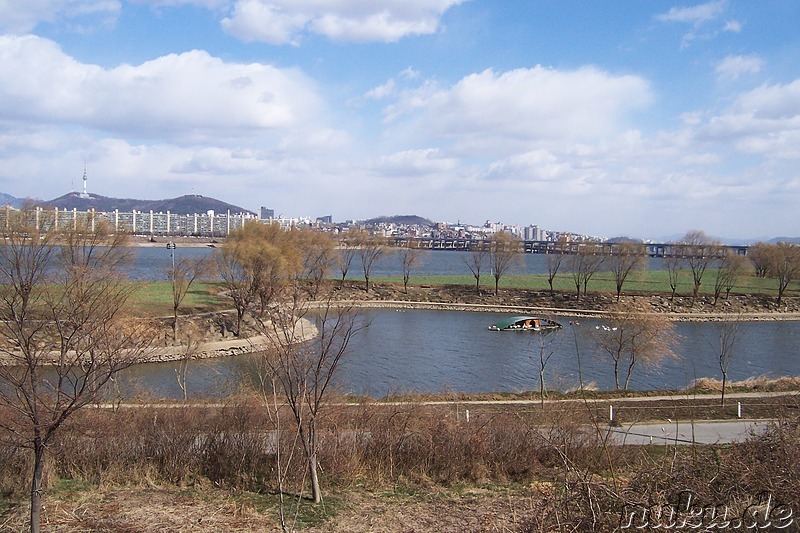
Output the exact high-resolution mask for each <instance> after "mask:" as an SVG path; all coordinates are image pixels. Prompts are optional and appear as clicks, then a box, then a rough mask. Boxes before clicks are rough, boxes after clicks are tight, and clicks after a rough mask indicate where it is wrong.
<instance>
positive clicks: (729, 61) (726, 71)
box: [714, 54, 764, 80]
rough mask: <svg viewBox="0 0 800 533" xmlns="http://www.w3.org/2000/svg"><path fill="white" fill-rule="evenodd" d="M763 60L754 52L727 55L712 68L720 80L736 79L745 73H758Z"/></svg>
mask: <svg viewBox="0 0 800 533" xmlns="http://www.w3.org/2000/svg"><path fill="white" fill-rule="evenodd" d="M763 65H764V60H763V59H761V58H760V57H759V56H758V55H756V54H750V55H746V56H727V57H725V59H723V60H722V61H720V63H719V64H718V65H717V67H716V68H715V69H714V70H715V71H716V73H717V77H718V78H719V79H720V80H738V79H739V77H741V76H743V75H745V74H758V73H759V72H761V67H762V66H763Z"/></svg>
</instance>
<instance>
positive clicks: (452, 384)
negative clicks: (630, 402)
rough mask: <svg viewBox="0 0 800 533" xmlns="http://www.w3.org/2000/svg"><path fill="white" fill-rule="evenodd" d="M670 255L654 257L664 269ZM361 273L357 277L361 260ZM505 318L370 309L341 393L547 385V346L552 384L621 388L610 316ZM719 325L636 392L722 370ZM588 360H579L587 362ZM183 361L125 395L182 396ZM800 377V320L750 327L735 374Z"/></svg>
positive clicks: (243, 365) (377, 272)
mask: <svg viewBox="0 0 800 533" xmlns="http://www.w3.org/2000/svg"><path fill="white" fill-rule="evenodd" d="M211 252H212V249H209V248H178V249H177V250H176V251H175V253H176V258H180V257H207V256H209V255H210V253H211ZM464 256H465V254H464V252H457V251H433V252H430V253H429V254H427V256H426V257H425V259H424V262H423V263H422V265H421V266H420V267H419V268H418V269H417V272H416V275H437V274H459V273H460V274H469V270H468V269H467V267H466V265H465V264H464V261H463V257H464ZM524 260H525V264H524V267H521V268H520V269H519V271H520V272H527V273H546V272H547V266H546V258H545V256H542V255H532V254H525V255H524ZM169 262H170V254H169V250H167V249H166V248H163V249H162V248H160V247H153V248H140V249H139V250H138V255H137V260H136V264H135V265H134V267H133V269H132V271H131V277H132V278H134V279H141V280H148V279H149V280H152V279H165V278H166V274H165V269H166V267H167V265H168V264H169ZM661 265H662V262H661V260H658V259H653V260H651V265H650V267H651V268H653V269H658V268H660V267H661ZM353 273H354V274H353V275H354V277H357V275H358V265H357V260H356V261H354V264H353ZM397 275H400V264H399V260H397V258H396V257H393V256H392V255H391V254H389V255H387V256H384V257H382V258H381V260H380V262H379V263H378V264H377V265H376V267H375V269H374V271H373V276H375V277H380V276H397ZM504 316H506V315H499V314H491V313H472V312H452V311H423V310H419V311H408V310H404V311H394V310H380V311H369V312H365V313H364V319H365V320H366V321H367V322H368V324H369V326H368V327H367V328H365V329H364V330H363V331H362V332H361V333H360V334H359V335H358V336H357V337H355V338H354V340H353V341H352V343H351V346H350V353H349V354H348V356H347V357H346V358H345V359H344V361H343V363H342V365H341V367H340V371H339V373H338V375H337V378H336V379H337V383H336V385H337V387H338V388H339V390H341V391H342V392H349V393H353V394H360V395H369V396H373V397H381V396H384V395H386V394H389V393H398V392H419V393H431V392H433V393H442V392H448V391H453V392H466V393H480V392H493V391H501V392H518V391H524V390H536V389H538V362H539V353H540V351H541V350H542V349H545V350H546V353H550V352H552V353H553V355H552V356H551V357H550V360H549V362H548V365H547V367H546V372H545V375H546V381H547V385H548V387H550V388H555V389H559V390H568V389H571V388H576V387H578V386H579V383H580V381H581V379H582V381H583V383H584V385H587V386H594V387H597V388H601V389H609V388H613V387H614V379H613V370H612V366H611V364H610V362H609V361H608V360H604V359H602V358H601V357H599V356H598V355H597V354H596V353H595V349H594V348H593V343H592V342H591V341H590V335H589V332H590V331H592V330H596V327H597V326H601V325H602V321H598V320H591V319H581V320H580V321H579V323H577V324H573V323H572V322H574V321H572V320H570V319H569V318H563V319H559V320H560V321H561V322H562V323H563V324H564V325H565V327H564V329H563V330H561V331H560V332H558V333H557V334H551V335H545V336H542V335H539V334H534V333H521V332H491V331H489V330H488V329H487V328H488V326H489V325H491V324H493V323H494V322H496V321H498V320H499V319H501V318H503V317H504ZM717 327H718V326H717V324H714V323H678V324H677V325H676V331H675V334H676V335H677V336H678V338H679V342H678V347H677V350H676V351H677V354H678V358H675V359H667V360H662V361H661V362H660V364H659V365H658V366H650V367H648V366H640V367H637V368H636V369H635V371H634V374H633V377H632V380H631V387H632V388H634V389H676V388H681V387H685V386H686V385H688V384H689V383H691V381H692V380H694V379H696V378H699V377H714V378H719V377H720V371H719V365H718V362H717V359H716V358H715V353H716V352H715V350H716V349H717V348H716V339H717V338H718V331H717V329H716V328H717ZM579 358H580V364H579ZM257 361H258V356H257V355H245V356H239V357H230V358H222V359H212V360H207V361H202V362H193V363H192V366H191V368H190V370H189V377H188V388H189V394H190V396H193V397H221V396H226V395H229V394H230V393H231V392H233V391H235V390H236V389H237V388H239V387H240V386H242V385H243V384H247V383H250V382H252V381H253V379H254V377H255V376H256V374H257V367H258V365H257ZM176 367H177V365H176V364H171V363H163V364H148V365H140V366H138V367H136V368H133V369H130V370H129V371H127V372H126V373H125V374H124V375H122V376H121V377H120V380H119V381H120V386H121V388H122V391H123V394H124V395H125V396H126V397H130V396H133V395H135V394H139V393H145V394H150V395H154V396H156V397H174V398H177V397H179V396H180V390H179V388H178V386H177V381H176V379H175V368H176ZM761 375H764V376H770V377H778V376H784V375H787V376H797V375H800V322H752V323H743V324H742V325H741V336H740V338H739V340H738V342H737V344H736V346H735V354H734V356H733V360H732V362H731V365H730V372H729V378H730V379H731V380H740V379H745V378H748V377H753V376H761Z"/></svg>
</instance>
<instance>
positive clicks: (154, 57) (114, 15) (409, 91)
mask: <svg viewBox="0 0 800 533" xmlns="http://www.w3.org/2000/svg"><path fill="white" fill-rule="evenodd" d="M587 4H588V5H587ZM798 24H800V6H796V5H795V4H793V3H787V2H782V1H779V0H767V1H765V2H759V3H753V2H747V1H745V0H713V1H709V2H677V1H676V2H659V3H643V2H638V1H635V0H625V1H623V2H618V3H615V4H614V6H613V8H609V7H607V6H604V5H602V4H599V3H598V4H594V3H585V2H581V3H578V2H573V1H567V2H556V1H554V0H547V1H541V2H525V1H522V0H509V1H508V2H502V3H497V2H490V1H488V0H415V1H413V2H408V1H401V0H381V1H376V2H372V3H364V2H362V1H360V0H343V1H341V2H336V3H325V2H317V1H313V0H294V1H291V2H290V1H289V0H112V1H110V2H109V1H106V0H43V1H42V2H36V3H30V2H16V3H10V2H9V3H5V4H3V5H2V6H0V68H2V69H3V72H4V76H3V79H2V80H0V124H2V133H0V190H2V191H4V192H6V193H9V194H12V195H15V196H25V195H31V196H38V197H41V198H48V197H52V196H56V194H53V191H66V190H69V189H70V188H71V189H72V190H75V191H78V190H80V189H81V186H82V184H81V178H82V175H83V172H84V169H88V175H89V182H90V183H89V192H96V193H97V194H102V195H106V196H117V197H122V198H143V199H156V198H168V197H177V196H181V195H185V194H192V193H194V194H200V195H203V196H208V197H213V198H222V199H224V200H225V201H226V202H230V203H233V204H236V205H240V206H242V207H244V208H246V209H249V210H251V211H256V212H257V211H258V210H259V208H260V207H261V206H267V207H271V208H273V209H275V210H276V212H284V213H292V214H296V215H306V214H307V215H309V216H315V214H316V216H319V214H323V215H324V214H330V213H335V214H336V215H335V218H336V219H338V220H349V219H366V218H371V217H376V216H380V215H396V214H415V215H419V216H422V217H425V218H428V219H431V220H434V221H450V222H455V221H457V220H470V221H471V223H480V222H481V221H484V220H493V221H497V222H501V223H503V224H507V225H516V226H520V227H523V226H527V225H530V224H537V225H539V226H541V227H546V228H554V229H555V228H561V229H562V230H563V231H570V232H575V233H580V234H585V235H600V236H606V237H614V236H621V235H630V236H635V237H642V238H651V237H655V238H658V237H663V236H667V235H678V234H682V233H684V232H686V231H688V230H690V229H701V230H703V231H705V232H707V233H708V234H709V235H715V236H720V237H725V238H728V237H730V238H739V239H749V240H756V239H760V238H764V237H779V236H789V237H794V236H797V235H798V234H800V224H798V219H797V216H796V211H797V206H798V205H800V152H798V150H797V148H796V147H797V146H798V141H800V35H798V32H797V31H796V27H797V26H798ZM665 234H666V235H665Z"/></svg>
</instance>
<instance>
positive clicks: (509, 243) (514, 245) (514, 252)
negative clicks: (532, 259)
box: [489, 231, 522, 296]
mask: <svg viewBox="0 0 800 533" xmlns="http://www.w3.org/2000/svg"><path fill="white" fill-rule="evenodd" d="M521 244H522V241H520V240H519V239H518V238H517V237H515V236H514V235H511V234H510V233H505V232H503V231H498V232H496V233H495V234H494V235H493V236H492V240H491V242H490V243H489V250H490V257H491V263H492V276H494V294H495V296H497V294H498V293H499V292H500V278H501V277H503V275H504V274H505V273H506V272H508V271H509V270H510V269H511V268H513V267H515V266H517V265H519V264H520V263H521V262H522V255H521V253H522V247H521Z"/></svg>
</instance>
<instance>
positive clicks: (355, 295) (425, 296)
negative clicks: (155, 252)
mask: <svg viewBox="0 0 800 533" xmlns="http://www.w3.org/2000/svg"><path fill="white" fill-rule="evenodd" d="M335 299H336V300H339V301H341V302H343V303H344V302H347V303H348V304H351V305H353V306H355V307H360V308H400V309H441V310H452V311H485V312H493V313H526V314H542V315H553V316H591V317H602V316H607V315H608V314H609V313H613V312H614V308H615V307H616V306H617V299H616V295H614V294H607V293H589V294H588V295H587V296H582V297H580V298H578V297H577V296H576V295H575V293H565V292H556V293H555V294H553V295H551V294H550V292H549V291H535V290H528V289H503V288H501V289H500V293H499V294H498V295H497V296H495V294H494V292H493V291H492V292H490V291H482V292H481V293H480V294H478V293H477V292H476V291H475V287H464V286H455V285H441V286H424V285H423V286H414V287H412V286H409V287H408V292H405V291H404V290H403V286H402V285H398V284H391V283H376V284H374V285H372V286H371V287H370V291H369V292H367V291H365V290H364V283H363V282H361V283H358V282H351V281H348V282H346V283H345V284H344V286H343V287H342V288H341V289H338V290H336V291H335ZM620 303H622V304H624V305H626V306H627V307H628V308H631V309H634V310H636V311H638V312H641V313H660V314H663V315H665V316H667V317H668V318H669V319H671V320H676V321H714V320H740V321H764V320H800V298H798V297H796V296H791V297H785V298H784V299H783V302H782V303H781V307H780V308H778V307H777V305H776V300H775V297H774V296H771V295H762V294H748V295H740V294H736V295H731V296H730V297H729V298H721V299H720V300H719V301H718V302H717V304H716V305H714V301H713V298H712V297H710V296H708V295H700V296H698V298H696V299H693V298H692V297H691V296H683V295H676V296H675V297H674V298H672V297H671V296H670V295H669V294H658V293H623V295H622V297H621V298H620Z"/></svg>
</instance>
